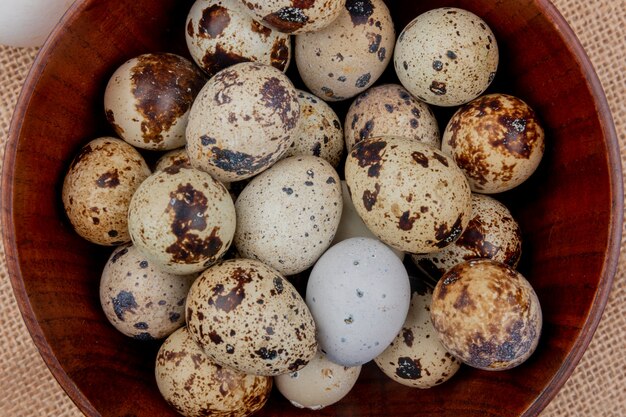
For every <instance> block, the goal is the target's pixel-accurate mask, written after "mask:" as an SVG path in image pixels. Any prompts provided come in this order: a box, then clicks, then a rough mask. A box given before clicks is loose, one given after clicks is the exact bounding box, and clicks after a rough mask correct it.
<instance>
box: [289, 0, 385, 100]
mask: <svg viewBox="0 0 626 417" xmlns="http://www.w3.org/2000/svg"><path fill="white" fill-rule="evenodd" d="M395 39H396V33H395V29H394V26H393V21H392V20H391V15H390V14H389V9H388V8H387V6H386V5H385V3H384V2H383V0H347V1H346V6H345V8H343V10H342V11H341V14H340V15H339V18H337V20H335V21H334V22H333V23H332V24H331V25H330V26H328V27H326V28H325V29H322V30H321V31H319V32H315V33H306V34H302V35H298V36H296V45H295V55H296V64H297V65H298V71H299V72H300V76H301V77H302V80H303V81H304V83H305V84H306V86H307V87H308V88H309V90H311V91H312V92H313V94H315V95H316V96H318V97H321V98H322V99H324V100H326V101H339V100H345V99H347V98H350V97H354V96H356V95H357V94H359V93H361V92H362V91H365V90H366V89H367V88H368V87H370V86H371V85H372V84H374V83H375V82H376V80H378V78H379V77H380V76H381V74H382V73H383V71H384V70H385V68H386V67H387V64H389V61H390V60H391V54H392V52H393V47H394V43H395Z"/></svg>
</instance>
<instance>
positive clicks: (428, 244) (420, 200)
mask: <svg viewBox="0 0 626 417" xmlns="http://www.w3.org/2000/svg"><path fill="white" fill-rule="evenodd" d="M345 174H346V183H347V184H348V188H349V190H350V194H351V196H352V202H353V203H354V206H355V208H356V211H357V213H359V216H361V218H362V219H363V221H364V222H365V224H366V225H367V227H368V228H369V229H370V230H371V231H372V232H373V233H374V234H375V235H376V236H378V238H379V239H381V240H382V241H383V242H385V243H387V244H388V245H390V246H393V247H394V248H396V249H399V250H402V251H405V252H409V253H430V252H436V251H438V250H441V249H443V248H445V247H446V246H448V245H450V244H451V243H452V242H454V241H455V240H456V239H457V238H458V237H459V236H460V235H461V233H462V232H463V230H464V229H465V227H466V226H467V224H468V222H469V220H470V218H471V213H472V206H471V192H470V188H469V185H468V184H467V180H466V179H465V176H464V175H463V172H462V171H461V170H460V169H459V168H458V167H457V166H456V165H455V164H454V161H453V160H452V159H451V158H450V157H448V156H446V155H444V154H443V153H442V152H441V151H439V150H438V149H436V148H433V147H432V146H429V145H425V144H423V143H419V142H417V141H415V140H413V139H406V138H396V137H387V138H372V139H367V140H365V141H361V142H359V143H357V144H356V145H355V146H354V147H353V148H352V152H350V154H349V155H348V159H347V161H346V170H345Z"/></svg>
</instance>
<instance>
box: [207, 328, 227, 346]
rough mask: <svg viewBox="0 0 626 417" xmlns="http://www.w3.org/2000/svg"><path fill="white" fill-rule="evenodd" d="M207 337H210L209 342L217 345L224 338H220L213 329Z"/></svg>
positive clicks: (222, 341)
mask: <svg viewBox="0 0 626 417" xmlns="http://www.w3.org/2000/svg"><path fill="white" fill-rule="evenodd" d="M209 339H211V342H213V343H215V344H216V345H219V344H220V343H224V340H223V339H222V337H221V336H220V335H219V334H217V332H216V331H215V330H213V331H211V332H210V333H209Z"/></svg>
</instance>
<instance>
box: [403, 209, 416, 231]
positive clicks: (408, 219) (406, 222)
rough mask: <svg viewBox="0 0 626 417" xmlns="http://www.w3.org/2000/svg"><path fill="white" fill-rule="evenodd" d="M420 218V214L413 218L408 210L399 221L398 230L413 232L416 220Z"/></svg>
mask: <svg viewBox="0 0 626 417" xmlns="http://www.w3.org/2000/svg"><path fill="white" fill-rule="evenodd" d="M419 218H420V215H419V214H415V215H414V216H411V212H410V211H408V210H407V211H405V212H404V213H402V215H401V216H400V219H399V220H398V228H399V229H400V230H404V231H408V230H411V229H413V224H414V223H415V220H417V219H419Z"/></svg>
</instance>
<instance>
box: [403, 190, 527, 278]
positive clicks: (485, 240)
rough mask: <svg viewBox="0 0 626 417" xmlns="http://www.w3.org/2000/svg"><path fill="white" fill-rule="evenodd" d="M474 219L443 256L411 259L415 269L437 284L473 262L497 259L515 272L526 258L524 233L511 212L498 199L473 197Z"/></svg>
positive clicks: (413, 256)
mask: <svg viewBox="0 0 626 417" xmlns="http://www.w3.org/2000/svg"><path fill="white" fill-rule="evenodd" d="M472 215H473V217H472V219H471V220H470V221H469V223H468V224H467V227H466V228H465V230H464V231H463V233H462V234H461V236H460V237H459V238H458V239H457V240H456V241H455V242H454V243H452V244H451V245H448V246H446V247H445V248H444V249H443V250H441V251H440V252H434V253H429V254H425V255H411V258H412V260H413V262H414V263H415V265H416V266H417V267H418V268H419V269H421V270H422V272H424V273H425V274H427V275H429V276H430V277H431V278H434V279H436V280H438V279H439V278H441V276H442V275H443V274H444V273H445V272H446V271H447V270H449V269H450V268H452V267H453V266H455V265H456V264H460V263H461V262H465V261H469V260H470V259H480V258H485V259H493V260H495V261H498V262H502V263H504V264H506V265H508V266H510V267H511V268H514V269H515V268H516V267H517V263H518V262H519V259H520V257H521V256H522V231H521V229H520V227H519V225H518V224H517V222H516V221H515V219H514V218H513V215H512V214H511V212H510V211H509V209H508V208H507V207H506V206H505V205H504V204H502V203H501V202H499V201H498V200H496V199H494V198H491V197H489V196H486V195H482V194H472Z"/></svg>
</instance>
